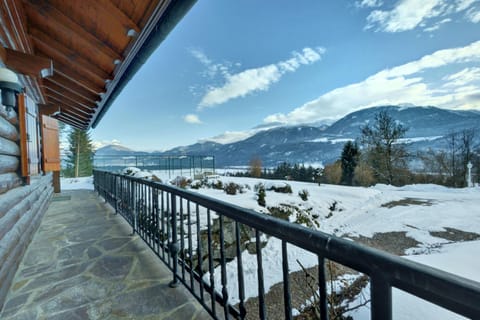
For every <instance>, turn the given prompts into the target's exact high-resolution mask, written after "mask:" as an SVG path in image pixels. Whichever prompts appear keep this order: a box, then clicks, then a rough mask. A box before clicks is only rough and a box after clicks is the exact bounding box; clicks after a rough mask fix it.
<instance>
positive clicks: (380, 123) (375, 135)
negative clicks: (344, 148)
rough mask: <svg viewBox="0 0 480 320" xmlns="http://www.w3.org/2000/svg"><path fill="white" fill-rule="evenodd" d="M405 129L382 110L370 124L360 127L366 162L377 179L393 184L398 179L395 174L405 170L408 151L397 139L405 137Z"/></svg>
mask: <svg viewBox="0 0 480 320" xmlns="http://www.w3.org/2000/svg"><path fill="white" fill-rule="evenodd" d="M407 130H408V129H407V128H405V127H404V126H403V125H402V124H401V123H399V122H397V121H395V120H394V119H393V118H392V117H390V115H389V114H388V112H387V111H384V110H382V111H380V112H379V113H377V114H376V115H375V121H374V122H373V124H372V125H370V124H367V125H365V126H364V127H362V128H361V131H362V137H361V142H362V144H364V145H365V146H366V149H367V150H366V151H367V152H366V155H367V157H366V159H367V163H369V165H370V166H371V168H372V169H373V171H374V174H375V176H376V178H377V180H378V181H380V182H385V183H388V184H394V183H395V182H396V181H398V180H397V179H396V176H395V174H396V173H399V172H400V171H405V170H406V168H407V158H408V153H407V151H406V149H405V146H404V145H403V144H401V143H399V140H400V139H401V138H403V137H405V133H406V132H407Z"/></svg>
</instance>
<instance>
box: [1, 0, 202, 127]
mask: <svg viewBox="0 0 480 320" xmlns="http://www.w3.org/2000/svg"><path fill="white" fill-rule="evenodd" d="M195 2H196V0H156V1H155V0H136V1H123V0H82V1H65V0H24V1H20V0H5V1H3V3H2V6H1V8H0V45H1V47H2V48H0V60H1V61H2V62H3V64H4V65H6V66H7V67H9V68H10V69H12V70H14V71H16V72H17V73H19V76H20V81H21V82H22V84H23V85H24V86H25V89H26V91H27V94H28V95H29V96H30V97H31V98H33V99H34V100H35V101H36V102H37V103H38V105H39V111H40V113H42V114H48V115H51V116H53V117H55V118H57V119H59V120H61V121H63V122H65V123H67V124H70V125H72V126H74V127H76V128H79V129H83V130H86V129H89V128H91V127H95V126H96V125H97V124H98V122H99V121H100V120H101V119H102V117H103V115H104V114H105V112H106V111H107V110H108V109H109V107H110V106H111V105H112V103H113V101H114V100H115V98H116V97H117V96H118V95H119V93H120V92H121V91H122V89H123V88H124V87H125V85H126V84H127V83H128V81H129V80H130V79H131V78H132V77H133V75H134V74H135V73H136V72H137V71H138V70H139V69H140V67H141V66H142V65H143V64H144V63H145V61H146V60H147V59H148V57H149V56H150V55H151V54H152V53H153V51H154V50H155V49H156V48H157V47H158V46H159V45H160V43H161V42H162V41H163V40H164V39H165V38H166V36H167V35H168V34H169V33H170V31H171V30H172V29H173V28H174V27H175V26H176V24H177V23H178V22H179V21H180V20H181V19H182V18H183V16H184V15H185V14H186V13H187V12H188V11H189V9H190V8H191V7H192V6H193V4H194V3H195Z"/></svg>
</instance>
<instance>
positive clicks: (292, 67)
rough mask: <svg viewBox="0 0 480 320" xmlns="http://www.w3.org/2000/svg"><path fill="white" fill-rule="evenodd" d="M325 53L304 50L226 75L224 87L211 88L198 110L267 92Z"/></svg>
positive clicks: (316, 49)
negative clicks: (285, 77)
mask: <svg viewBox="0 0 480 320" xmlns="http://www.w3.org/2000/svg"><path fill="white" fill-rule="evenodd" d="M324 53H325V49H324V48H315V49H312V48H304V49H303V50H302V52H293V53H292V57H291V58H290V59H287V60H284V61H280V62H278V63H276V64H270V65H266V66H263V67H259V68H253V69H247V70H244V71H242V72H240V73H236V74H229V73H224V74H223V75H224V78H225V83H224V85H223V86H219V87H210V88H209V89H208V90H207V92H206V93H205V95H204V96H203V97H202V99H201V101H200V103H199V105H198V109H203V108H206V107H213V106H216V105H219V104H222V103H225V102H227V101H229V100H231V99H234V98H239V97H244V96H246V95H248V94H251V93H253V92H259V91H266V90H268V89H269V88H270V86H271V85H272V84H274V83H276V82H278V81H279V80H280V79H281V77H282V76H283V75H284V74H285V73H288V72H294V71H296V70H297V69H298V68H299V67H300V66H301V65H309V64H312V63H314V62H316V61H319V60H320V59H321V57H322V55H323V54H324Z"/></svg>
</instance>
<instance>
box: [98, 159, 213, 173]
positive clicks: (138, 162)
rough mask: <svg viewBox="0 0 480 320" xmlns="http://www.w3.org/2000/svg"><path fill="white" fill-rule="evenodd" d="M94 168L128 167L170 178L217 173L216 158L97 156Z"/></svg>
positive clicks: (113, 168)
mask: <svg viewBox="0 0 480 320" xmlns="http://www.w3.org/2000/svg"><path fill="white" fill-rule="evenodd" d="M93 166H94V168H96V169H100V170H108V171H118V170H120V169H123V168H126V167H137V168H140V169H142V170H150V171H152V170H159V171H164V172H165V173H166V174H167V175H168V178H172V177H175V176H178V175H180V176H183V175H189V176H191V177H194V176H195V175H201V174H204V173H214V172H215V157H214V156H201V155H196V156H187V155H182V156H168V155H95V156H94V158H93Z"/></svg>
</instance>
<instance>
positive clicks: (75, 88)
mask: <svg viewBox="0 0 480 320" xmlns="http://www.w3.org/2000/svg"><path fill="white" fill-rule="evenodd" d="M45 80H47V81H44V83H45V84H46V85H50V84H52V83H55V84H56V85H58V86H60V87H62V88H64V89H66V90H69V91H71V92H73V93H76V94H78V95H80V96H82V97H84V98H86V99H89V100H91V101H94V102H96V101H100V100H101V97H100V95H98V94H95V93H92V92H91V91H90V90H87V89H85V88H84V87H82V86H80V85H78V84H77V83H76V82H74V81H72V80H70V79H69V78H65V77H62V76H60V75H59V74H58V73H57V74H55V75H54V76H53V77H49V78H48V79H45Z"/></svg>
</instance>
